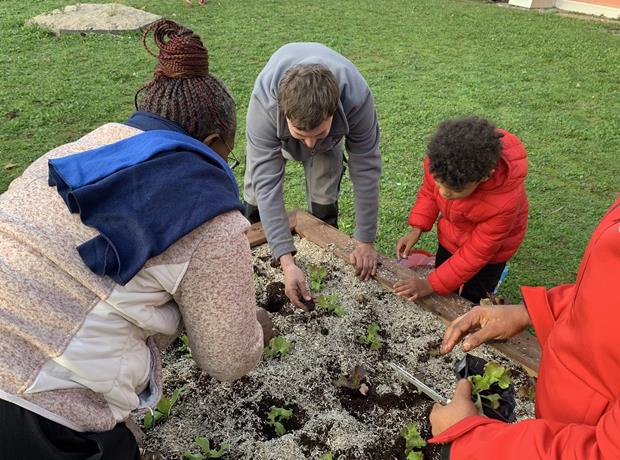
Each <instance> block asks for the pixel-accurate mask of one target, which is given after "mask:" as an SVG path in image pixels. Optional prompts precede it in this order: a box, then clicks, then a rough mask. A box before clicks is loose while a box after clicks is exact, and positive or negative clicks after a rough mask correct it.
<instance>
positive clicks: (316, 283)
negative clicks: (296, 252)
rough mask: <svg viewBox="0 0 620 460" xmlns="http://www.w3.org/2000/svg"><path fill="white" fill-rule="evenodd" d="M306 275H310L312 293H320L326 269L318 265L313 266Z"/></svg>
mask: <svg viewBox="0 0 620 460" xmlns="http://www.w3.org/2000/svg"><path fill="white" fill-rule="evenodd" d="M308 274H309V275H310V290H311V291H312V292H320V291H321V289H322V288H323V281H324V280H325V277H326V276H327V269H326V268H325V267H321V266H320V265H313V266H311V267H310V270H308Z"/></svg>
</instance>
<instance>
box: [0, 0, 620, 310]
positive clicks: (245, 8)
mask: <svg viewBox="0 0 620 460" xmlns="http://www.w3.org/2000/svg"><path fill="white" fill-rule="evenodd" d="M71 3H73V2H67V1H60V0H41V1H37V2H25V1H23V0H3V1H2V2H1V3H0V43H2V45H1V48H0V49H1V51H0V69H1V71H0V111H1V112H0V191H2V190H4V189H6V187H7V186H8V184H9V183H10V181H11V180H12V179H13V178H15V177H16V176H18V175H19V174H20V173H21V172H22V171H23V169H24V168H26V167H27V166H28V164H29V163H30V162H31V161H32V160H34V159H35V158H37V157H38V156H40V155H41V154H43V153H45V152H46V151H47V150H49V149H51V148H53V147H54V146H57V145H59V144H62V143H65V142H68V141H71V140H74V139H76V138H78V137H79V136H81V135H82V134H84V133H86V132H88V131H89V130H91V129H93V128H95V127H96V126H98V125H100V124H102V123H104V122H107V121H122V120H124V119H125V118H126V117H127V116H128V115H130V113H131V112H132V109H133V96H134V92H135V90H136V89H137V88H138V87H139V86H140V85H141V84H142V83H144V82H145V81H147V80H149V79H150V76H151V74H152V69H153V65H154V60H153V59H152V58H151V57H150V56H149V55H148V54H147V53H146V52H145V51H143V49H142V46H141V43H140V36H139V34H125V35H122V36H111V35H109V36H96V35H93V36H80V35H73V36H63V37H60V38H57V37H54V36H52V35H50V34H48V33H45V32H42V31H40V30H37V29H35V28H29V27H24V26H23V24H24V21H25V20H26V19H28V18H30V17H33V16H35V15H37V14H41V13H43V12H47V11H50V10H52V9H53V8H56V7H61V6H64V5H67V4H71ZM124 3H125V4H127V5H131V6H135V7H138V8H145V9H146V10H148V11H150V12H153V13H157V14H160V15H163V16H167V17H171V18H173V19H175V20H177V21H179V22H181V23H183V24H186V25H187V26H189V27H191V28H192V29H194V30H195V31H196V32H197V33H199V34H200V35H201V36H202V38H203V40H204V42H205V44H206V45H207V47H208V48H209V51H210V56H211V69H212V71H213V72H214V73H215V74H217V75H218V76H220V77H221V78H222V79H223V80H224V81H225V82H226V83H227V84H228V85H229V87H230V88H231V90H232V91H233V93H234V94H235V96H236V100H237V103H238V111H239V122H240V123H239V132H238V133H239V134H238V141H237V145H236V148H235V150H236V152H237V153H238V154H241V156H242V152H243V151H244V147H245V139H244V134H243V133H244V127H245V122H244V119H245V112H246V108H247V103H248V98H249V95H250V92H251V89H252V86H253V83H254V79H255V78H256V75H257V74H258V73H259V71H260V70H261V68H262V66H263V65H264V63H265V62H266V61H267V59H268V58H269V56H270V55H271V54H272V53H273V52H274V51H275V50H276V49H277V48H278V47H280V46H281V45H282V44H284V43H287V42H291V41H320V42H323V43H325V44H326V45H328V46H330V47H332V48H334V49H335V50H337V51H339V52H340V53H342V54H344V55H345V56H347V57H348V58H349V59H351V60H352V61H353V62H354V63H355V64H356V65H357V66H358V68H359V69H360V70H361V72H362V74H363V75H364V76H365V78H366V79H367V81H368V83H369V84H370V87H371V89H372V91H373V93H374V96H375V99H376V102H377V108H378V113H379V118H380V123H381V134H382V142H381V144H382V153H383V157H384V174H383V177H382V180H381V190H382V191H381V211H380V224H379V235H378V247H379V249H380V250H381V251H382V252H383V253H386V254H392V253H393V247H394V243H395V241H396V240H397V239H398V237H399V236H401V235H402V234H403V233H404V232H406V231H407V230H408V227H407V223H406V220H407V215H408V211H409V208H410V206H411V203H412V200H413V199H414V198H415V195H416V191H417V189H418V186H419V185H420V182H421V177H422V176H421V171H422V158H423V155H424V151H425V144H426V142H427V140H428V137H429V135H430V134H431V133H432V132H433V130H434V129H435V127H436V125H437V123H438V122H439V121H441V120H443V119H445V118H448V117H454V116H461V115H480V116H485V117H488V118H490V119H492V120H494V121H495V122H496V123H497V124H498V126H500V127H503V128H505V129H507V130H509V131H512V132H514V133H515V134H517V135H518V136H519V137H520V138H521V139H522V141H523V142H524V143H525V145H526V147H527V149H528V152H529V161H530V174H529V178H528V191H529V196H530V204H531V212H530V227H529V231H528V234H527V237H526V240H525V242H524V243H523V245H522V246H521V248H520V250H519V252H518V253H517V255H516V256H515V257H514V258H513V260H512V261H511V263H510V267H511V273H510V275H509V277H508V280H507V283H506V284H505V287H504V288H503V292H504V293H506V294H508V295H509V296H510V297H511V298H512V299H515V298H518V297H519V294H518V286H519V285H520V284H536V285H547V286H551V285H555V284H559V283H567V282H571V281H573V280H574V278H575V274H576V272H577V268H578V264H579V260H580V257H581V254H582V252H583V249H584V247H585V244H586V242H587V241H588V238H589V236H590V233H591V232H592V229H593V228H594V226H595V225H596V223H597V222H598V220H599V218H600V217H601V216H602V214H603V212H604V211H605V210H606V209H607V208H608V207H609V205H610V204H611V203H612V202H613V201H614V199H615V198H616V197H617V196H618V193H619V192H620V183H619V182H620V179H619V178H620V93H619V85H620V35H619V34H618V32H619V30H620V24H619V23H617V22H615V23H614V22H611V23H604V22H598V21H586V20H581V19H574V18H567V17H560V16H558V15H556V14H553V13H538V12H533V11H523V10H516V9H512V8H503V7H498V6H496V5H492V4H487V3H484V2H481V1H473V0H415V1H412V0H382V1H377V0H341V1H337V2H336V1H327V0H316V1H313V2H296V1H273V0H271V1H270V0H209V1H208V3H207V5H206V6H205V7H199V6H197V5H194V6H190V5H187V4H186V3H185V2H184V1H183V0H157V1H155V0H153V1H150V0H149V1H146V0H126V1H124ZM194 3H197V1H195V2H194ZM239 169H242V168H239ZM288 169H289V171H288V175H287V204H288V205H289V206H290V207H300V206H304V205H305V196H304V187H303V177H302V176H303V174H302V169H301V168H300V167H299V166H298V165H289V168H288ZM242 172H243V171H239V178H240V179H241V178H242ZM343 187H344V190H343V194H342V198H341V209H342V218H341V228H342V229H343V230H344V231H346V232H347V233H352V231H353V212H352V211H353V210H352V204H351V198H352V193H351V184H350V182H349V181H348V180H345V182H344V185H343ZM421 246H422V247H425V248H427V249H434V246H435V235H434V234H432V233H431V234H428V235H426V236H425V237H424V239H423V241H422V242H421Z"/></svg>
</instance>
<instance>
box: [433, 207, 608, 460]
mask: <svg viewBox="0 0 620 460" xmlns="http://www.w3.org/2000/svg"><path fill="white" fill-rule="evenodd" d="M619 280H620V200H617V201H616V203H615V204H614V205H613V206H612V207H611V209H610V210H609V211H608V212H607V215H606V216H605V217H604V218H603V220H602V221H601V222H600V223H599V225H598V227H597V228H596V229H595V230H594V233H593V234H592V237H591V238H590V243H589V244H588V247H587V248H586V252H585V253H584V255H583V258H582V260H581V265H580V266H579V272H578V273H577V280H576V282H575V284H567V285H562V286H557V287H555V288H553V289H550V290H549V291H547V290H546V289H545V288H541V287H523V288H522V292H523V297H524V299H525V304H526V307H527V310H528V313H529V314H530V318H531V319H532V323H533V324H534V328H535V329H536V337H537V338H538V341H539V342H540V346H541V348H542V359H541V361H540V368H539V372H538V375H539V378H538V384H537V386H536V420H525V421H522V422H519V423H516V424H513V425H510V424H507V423H503V422H499V421H497V420H493V419H489V418H486V417H480V416H472V417H467V418H465V419H463V420H461V421H460V422H458V423H456V424H454V425H453V426H451V427H450V428H448V429H447V430H445V431H443V432H442V433H440V434H439V435H438V436H436V437H434V438H433V439H431V440H430V442H442V443H443V442H450V441H452V442H453V443H452V450H451V455H450V459H451V460H465V459H467V460H473V459H496V458H501V459H503V460H513V459H514V460H517V459H519V460H523V459H528V460H537V459H545V460H560V459H574V460H603V459H604V460H612V459H613V460H618V459H620V340H619V339H618V331H620V308H619V307H620V291H618V281H619Z"/></svg>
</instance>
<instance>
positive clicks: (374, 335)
mask: <svg viewBox="0 0 620 460" xmlns="http://www.w3.org/2000/svg"><path fill="white" fill-rule="evenodd" d="M380 330H381V327H380V326H379V325H378V324H377V323H373V324H371V325H370V326H368V329H367V330H366V335H365V336H364V335H361V336H360V337H359V341H360V342H361V343H362V344H364V345H366V346H368V347H370V349H371V350H378V349H379V348H381V347H382V346H383V341H382V340H381V339H380V338H379V331H380Z"/></svg>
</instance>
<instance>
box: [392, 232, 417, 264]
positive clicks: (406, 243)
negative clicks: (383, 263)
mask: <svg viewBox="0 0 620 460" xmlns="http://www.w3.org/2000/svg"><path fill="white" fill-rule="evenodd" d="M421 234H422V230H421V229H419V228H416V227H414V228H413V230H411V232H409V233H407V234H406V235H405V236H403V237H402V238H401V239H399V240H398V241H397V242H396V258H397V259H403V258H405V257H408V256H409V254H411V249H413V247H414V246H415V244H416V243H417V242H418V240H419V239H420V235H421Z"/></svg>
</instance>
